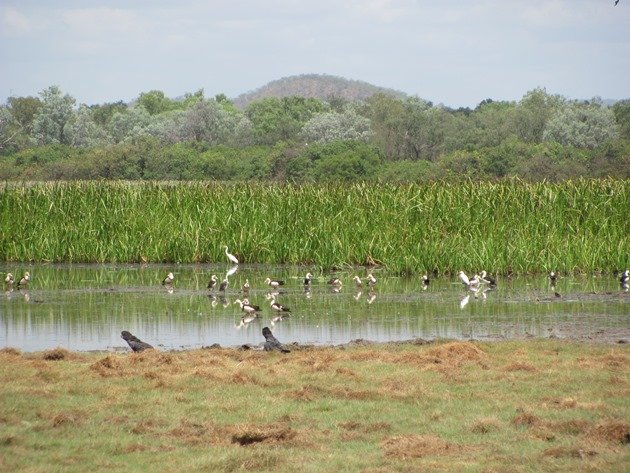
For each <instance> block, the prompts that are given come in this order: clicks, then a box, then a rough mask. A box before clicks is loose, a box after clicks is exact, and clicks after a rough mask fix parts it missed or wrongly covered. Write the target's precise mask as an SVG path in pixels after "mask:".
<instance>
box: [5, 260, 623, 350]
mask: <svg viewBox="0 0 630 473" xmlns="http://www.w3.org/2000/svg"><path fill="white" fill-rule="evenodd" d="M229 269H230V266H227V265H204V266H192V265H190V266H183V265H174V266H162V265H148V266H138V265H26V264H17V263H3V264H2V265H0V274H2V279H4V275H5V274H6V272H12V273H13V274H15V275H16V277H20V276H21V274H22V273H23V272H24V271H30V273H31V277H32V279H31V282H30V285H29V287H28V289H27V290H24V289H20V290H17V289H14V290H12V291H10V290H7V288H6V287H4V288H3V289H4V290H3V292H2V294H1V297H0V347H16V348H19V349H21V350H23V351H38V350H43V349H49V348H55V347H64V348H67V349H69V350H119V349H120V350H123V349H127V347H126V344H125V342H124V341H123V340H121V338H120V332H121V330H129V331H130V332H132V333H134V334H135V335H137V336H138V337H140V338H141V339H143V340H145V341H147V342H149V343H151V344H153V345H154V346H156V347H161V348H163V349H189V348H199V347H202V346H209V345H212V344H215V343H218V344H220V345H221V346H238V345H243V344H259V343H260V342H261V341H262V340H263V339H262V336H261V329H262V327H264V326H269V327H271V328H272V330H273V331H274V333H275V335H276V336H277V338H278V339H280V340H281V341H282V342H285V343H291V342H298V343H300V344H341V343H347V342H349V341H352V340H355V339H365V340H372V341H398V340H408V339H412V338H423V339H435V338H450V339H478V340H494V339H510V338H527V337H536V338H541V337H542V338H548V337H557V338H571V339H577V340H595V341H607V342H616V341H618V340H630V294H629V293H628V292H625V291H624V290H623V289H622V288H620V287H619V283H618V281H617V280H616V278H614V277H613V276H582V277H566V278H562V279H560V280H559V281H558V282H557V284H556V287H555V289H554V288H551V287H550V286H549V282H548V281H547V278H546V277H544V276H539V277H532V278H513V279H511V280H507V279H499V280H498V285H497V287H496V289H495V290H491V291H487V292H484V291H479V292H476V293H475V292H471V291H468V290H467V289H466V288H464V287H463V285H462V284H461V283H460V282H459V281H458V280H456V279H455V278H453V279H447V278H441V279H435V280H432V281H431V283H430V284H429V286H428V287H427V288H426V289H423V287H422V284H421V283H420V281H419V279H418V278H402V277H397V276H394V275H391V274H388V273H386V272H384V271H374V275H375V276H376V277H377V278H378V282H377V284H376V286H375V289H374V290H373V291H370V290H369V289H368V288H367V287H363V288H362V289H361V290H359V289H357V288H356V287H355V284H354V282H353V281H352V277H353V276H354V275H355V274H358V275H359V276H361V277H365V276H366V274H367V273H366V271H365V269H364V268H358V269H357V270H356V271H355V270H349V271H340V272H337V273H334V275H335V276H337V277H339V278H341V279H342V281H343V286H342V287H341V289H340V290H339V291H338V292H337V291H335V290H333V288H331V287H330V286H329V285H327V284H326V281H327V280H328V279H329V278H330V277H331V274H328V273H326V274H321V273H316V272H315V271H312V270H311V272H313V273H315V278H314V280H313V283H312V285H311V288H310V290H308V291H305V289H304V286H303V283H302V281H303V277H304V274H305V273H306V271H307V270H309V269H310V268H299V267H292V266H291V267H287V266H282V267H270V266H252V265H241V266H239V267H238V268H235V272H233V274H230V275H229V276H228V280H229V286H228V289H227V290H226V292H225V295H222V293H220V292H219V291H218V290H217V289H215V290H214V291H209V290H208V289H206V285H207V283H208V280H209V278H210V275H211V274H216V275H217V276H218V277H219V280H222V279H223V278H224V277H225V276H226V273H227V272H228V270H229ZM169 271H172V272H173V273H174V275H175V282H174V284H173V287H170V288H169V287H165V286H163V285H162V284H161V281H162V279H163V278H164V277H165V276H166V274H167V273H168V272H169ZM267 277H271V278H278V279H283V280H284V281H285V282H286V284H285V285H284V286H283V287H282V288H281V289H280V291H279V294H277V295H276V298H277V300H278V302H281V303H282V304H284V305H286V306H288V307H289V308H290V309H291V315H290V316H287V317H284V318H283V319H282V320H273V318H274V317H275V316H277V313H274V312H273V311H272V310H271V308H270V301H269V292H270V290H271V289H270V287H269V286H267V285H265V284H264V280H265V279H266V278H267ZM246 279H248V280H249V282H250V284H251V289H250V291H249V295H248V298H249V300H250V302H251V303H253V304H257V305H259V306H261V308H262V312H261V313H260V316H259V317H258V319H256V320H254V321H252V322H250V323H243V322H242V316H243V312H241V310H240V308H239V306H238V305H237V304H234V301H235V300H236V299H238V298H241V299H242V298H243V294H242V293H241V290H240V288H241V285H242V284H243V283H244V282H245V280H246ZM555 292H557V293H559V295H560V297H557V296H556V295H555V294H554V293H555Z"/></svg>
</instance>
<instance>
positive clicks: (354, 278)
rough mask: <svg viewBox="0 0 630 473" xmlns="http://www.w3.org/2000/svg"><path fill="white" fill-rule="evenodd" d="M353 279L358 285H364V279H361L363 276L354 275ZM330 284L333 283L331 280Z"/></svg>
mask: <svg viewBox="0 0 630 473" xmlns="http://www.w3.org/2000/svg"><path fill="white" fill-rule="evenodd" d="M352 280H353V281H354V282H355V284H356V286H357V287H362V286H363V281H361V278H360V277H359V276H355V277H353V278H352ZM328 284H332V283H330V282H329V283H328Z"/></svg>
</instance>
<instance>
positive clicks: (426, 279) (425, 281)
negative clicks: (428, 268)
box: [422, 274, 431, 290]
mask: <svg viewBox="0 0 630 473" xmlns="http://www.w3.org/2000/svg"><path fill="white" fill-rule="evenodd" d="M430 282H431V280H430V279H429V276H427V275H426V274H425V275H424V276H422V289H424V290H426V289H427V287H428V286H429V283H430Z"/></svg>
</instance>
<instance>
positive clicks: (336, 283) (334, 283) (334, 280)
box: [328, 278, 342, 287]
mask: <svg viewBox="0 0 630 473" xmlns="http://www.w3.org/2000/svg"><path fill="white" fill-rule="evenodd" d="M328 284H330V285H331V286H337V287H339V286H341V285H342V283H341V279H339V278H331V279H329V280H328Z"/></svg>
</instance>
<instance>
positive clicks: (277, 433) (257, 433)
mask: <svg viewBox="0 0 630 473" xmlns="http://www.w3.org/2000/svg"><path fill="white" fill-rule="evenodd" d="M231 430H232V443H237V444H239V445H251V444H253V443H266V444H282V443H287V442H289V441H291V440H293V439H294V438H295V436H296V432H295V431H294V430H293V429H291V427H288V426H286V425H282V424H269V425H263V426H260V425H249V424H242V425H236V426H234V427H232V429H231Z"/></svg>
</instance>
